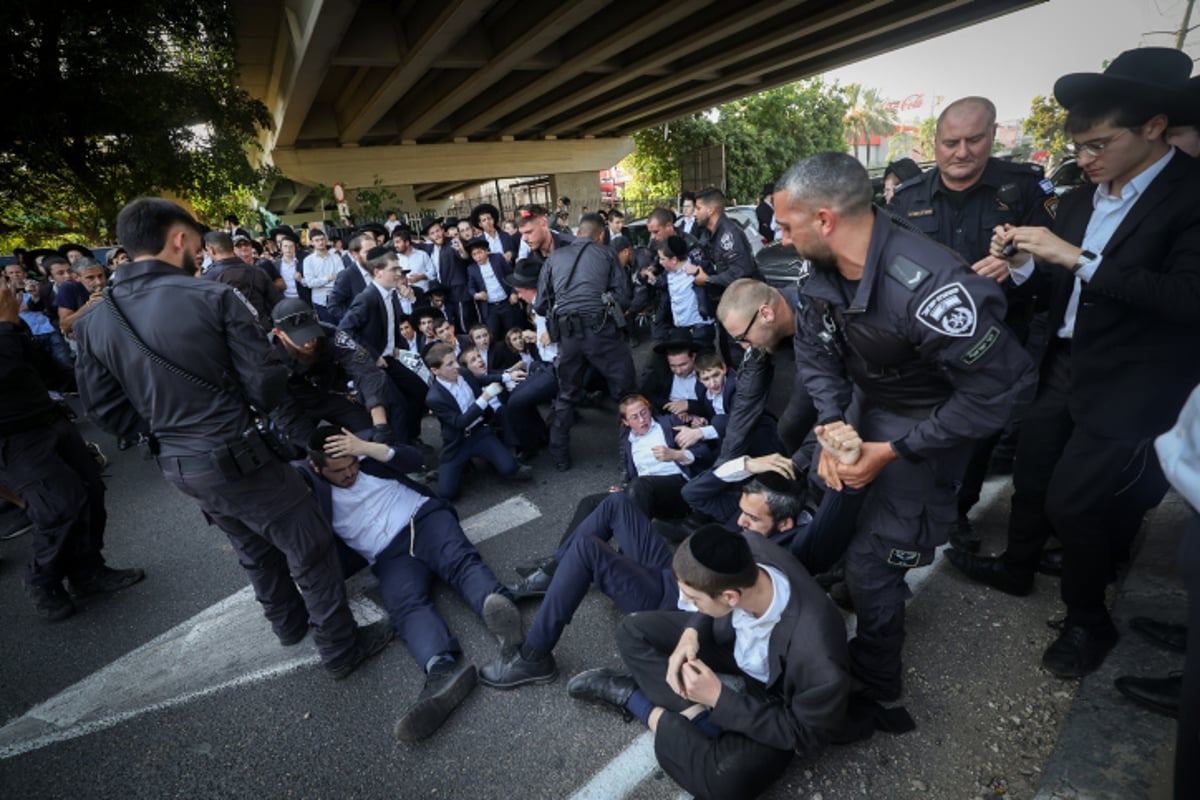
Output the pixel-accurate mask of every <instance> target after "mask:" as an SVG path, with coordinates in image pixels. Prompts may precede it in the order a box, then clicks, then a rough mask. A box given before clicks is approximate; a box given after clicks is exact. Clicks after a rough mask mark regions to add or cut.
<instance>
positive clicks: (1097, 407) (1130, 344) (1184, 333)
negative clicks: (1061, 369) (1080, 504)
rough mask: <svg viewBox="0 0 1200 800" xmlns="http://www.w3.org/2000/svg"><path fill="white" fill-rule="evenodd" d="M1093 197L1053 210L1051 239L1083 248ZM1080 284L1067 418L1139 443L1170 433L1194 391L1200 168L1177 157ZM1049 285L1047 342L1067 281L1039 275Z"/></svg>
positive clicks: (1058, 274) (1199, 335)
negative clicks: (1053, 224)
mask: <svg viewBox="0 0 1200 800" xmlns="http://www.w3.org/2000/svg"><path fill="white" fill-rule="evenodd" d="M1092 196H1093V193H1092V192H1091V191H1087V190H1086V189H1081V190H1077V191H1074V192H1071V193H1069V194H1068V195H1067V196H1065V197H1064V198H1063V200H1062V202H1061V203H1060V205H1059V213H1058V216H1057V218H1056V221H1055V226H1054V230H1055V233H1056V234H1057V235H1058V236H1060V237H1061V238H1063V239H1065V240H1066V241H1068V242H1071V243H1073V244H1080V243H1081V242H1082V241H1083V236H1084V233H1085V232H1086V230H1087V225H1088V222H1089V220H1091V217H1092V211H1093V205H1092ZM1100 255H1102V256H1103V260H1102V261H1101V263H1100V266H1099V267H1098V268H1097V270H1096V272H1095V274H1094V275H1093V276H1092V279H1091V280H1089V281H1085V282H1084V284H1083V290H1082V292H1081V294H1080V299H1079V310H1078V312H1077V314H1076V317H1075V333H1074V338H1073V340H1072V345H1071V383H1072V386H1071V396H1070V410H1071V416H1072V417H1073V418H1074V420H1075V421H1076V423H1077V424H1080V425H1082V426H1084V427H1085V428H1086V429H1088V430H1090V431H1092V432H1094V433H1099V434H1103V435H1105V436H1110V437H1117V438H1121V439H1144V438H1147V437H1150V436H1155V435H1157V434H1159V433H1162V432H1163V431H1165V430H1167V429H1168V428H1170V427H1171V425H1172V424H1173V423H1174V421H1175V418H1176V417H1177V416H1178V414H1179V409H1180V408H1181V407H1182V406H1183V403H1184V401H1185V400H1186V399H1187V396H1188V394H1189V393H1190V392H1191V390H1192V389H1193V388H1194V387H1195V386H1196V385H1197V384H1198V383H1200V161H1197V160H1196V159H1193V158H1190V157H1188V156H1186V155H1184V154H1183V153H1180V152H1176V153H1175V154H1174V155H1173V156H1172V158H1171V160H1170V161H1169V162H1167V165H1166V167H1165V168H1164V169H1163V171H1162V172H1161V173H1160V174H1159V175H1158V177H1156V178H1155V179H1154V180H1153V181H1152V182H1151V183H1150V185H1149V186H1147V187H1146V191H1145V193H1144V194H1142V196H1141V197H1139V198H1138V199H1137V201H1136V202H1135V203H1134V204H1133V207H1132V208H1130V209H1129V212H1128V213H1127V214H1126V216H1125V218H1124V220H1122V222H1121V224H1120V225H1119V226H1118V228H1117V230H1116V231H1115V232H1114V233H1113V235H1112V237H1111V238H1110V239H1109V240H1108V243H1107V244H1106V245H1105V246H1104V251H1103V253H1101V254H1100ZM1038 269H1039V270H1041V271H1042V272H1043V277H1044V278H1045V279H1047V280H1048V281H1049V282H1050V286H1051V292H1050V331H1051V335H1052V336H1053V335H1054V332H1055V331H1057V330H1058V328H1060V327H1061V326H1062V321H1063V317H1064V315H1065V312H1066V308H1067V303H1068V301H1069V300H1070V297H1071V291H1072V289H1073V287H1074V276H1073V275H1072V274H1071V273H1070V272H1069V271H1068V270H1067V269H1064V268H1063V267H1061V266H1058V265H1054V264H1049V265H1039V267H1038Z"/></svg>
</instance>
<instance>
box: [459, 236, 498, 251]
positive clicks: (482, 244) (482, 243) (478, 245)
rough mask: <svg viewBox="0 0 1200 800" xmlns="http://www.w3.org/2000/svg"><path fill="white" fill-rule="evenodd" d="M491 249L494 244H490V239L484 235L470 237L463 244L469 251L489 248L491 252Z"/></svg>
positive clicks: (464, 248)
mask: <svg viewBox="0 0 1200 800" xmlns="http://www.w3.org/2000/svg"><path fill="white" fill-rule="evenodd" d="M491 249H492V246H491V245H490V244H488V240H487V239H485V238H483V237H482V236H476V237H475V238H474V239H468V240H467V242H466V244H464V245H463V250H465V251H467V253H470V252H471V251H472V250H487V251H489V252H490V251H491Z"/></svg>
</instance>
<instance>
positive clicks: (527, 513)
mask: <svg viewBox="0 0 1200 800" xmlns="http://www.w3.org/2000/svg"><path fill="white" fill-rule="evenodd" d="M541 515H542V512H541V510H540V509H539V508H538V507H537V506H535V505H534V504H533V503H531V502H530V501H529V500H527V499H525V496H524V495H517V496H515V497H510V498H508V499H507V500H505V501H504V502H503V503H498V504H497V505H494V506H492V507H491V508H489V509H488V510H487V511H481V512H479V513H478V514H476V515H474V516H473V517H471V518H470V519H468V520H466V521H464V522H463V532H464V533H466V534H467V538H468V539H470V540H471V543H472V544H479V543H480V542H484V541H487V540H488V539H491V538H492V537H493V536H498V535H500V534H502V533H504V532H505V531H510V530H512V529H513V528H518V527H520V526H521V525H524V524H525V523H526V522H533V521H534V520H535V519H537V518H538V517H540V516H541Z"/></svg>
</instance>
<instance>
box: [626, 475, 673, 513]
mask: <svg viewBox="0 0 1200 800" xmlns="http://www.w3.org/2000/svg"><path fill="white" fill-rule="evenodd" d="M684 486H687V478H685V477H683V476H682V475H646V476H639V477H636V478H634V479H633V480H632V481H630V482H629V488H628V489H626V492H627V493H628V494H629V498H630V499H631V500H633V504H634V505H635V506H637V508H638V511H641V512H642V513H643V514H645V515H646V519H657V518H662V519H680V518H682V517H685V516H687V513H688V511H689V508H688V504H687V503H686V502H685V501H684V499H683V487H684Z"/></svg>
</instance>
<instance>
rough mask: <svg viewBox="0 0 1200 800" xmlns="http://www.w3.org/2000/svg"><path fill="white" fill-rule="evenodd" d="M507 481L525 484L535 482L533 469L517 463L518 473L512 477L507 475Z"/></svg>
mask: <svg viewBox="0 0 1200 800" xmlns="http://www.w3.org/2000/svg"><path fill="white" fill-rule="evenodd" d="M504 477H505V479H507V480H510V481H515V482H518V483H524V482H525V481H531V480H533V467H531V466H529V465H528V464H521V463H519V462H518V463H517V471H516V472H514V473H513V474H511V475H505V476H504Z"/></svg>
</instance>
